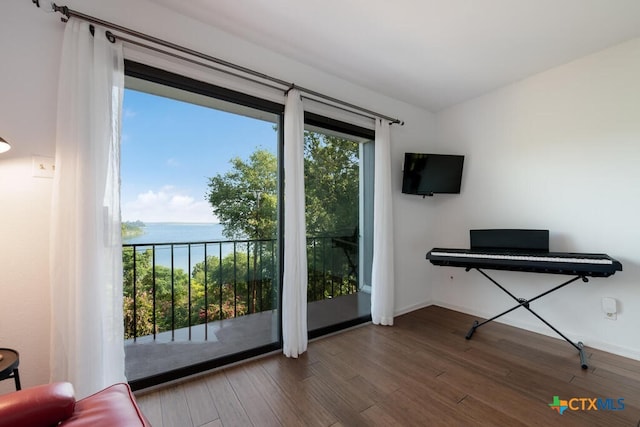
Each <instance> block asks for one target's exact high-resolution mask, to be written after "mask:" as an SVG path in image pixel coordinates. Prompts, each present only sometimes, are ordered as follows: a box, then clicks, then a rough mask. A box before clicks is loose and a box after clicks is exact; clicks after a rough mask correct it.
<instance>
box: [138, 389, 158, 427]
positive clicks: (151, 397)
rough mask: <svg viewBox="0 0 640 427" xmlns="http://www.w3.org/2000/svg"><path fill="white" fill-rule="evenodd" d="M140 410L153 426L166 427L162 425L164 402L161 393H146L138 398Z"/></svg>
mask: <svg viewBox="0 0 640 427" xmlns="http://www.w3.org/2000/svg"><path fill="white" fill-rule="evenodd" d="M136 401H137V402H138V406H140V410H141V411H142V413H143V414H144V415H145V417H147V419H148V420H149V422H150V423H151V425H152V426H156V427H164V425H163V423H162V402H161V401H160V393H146V394H142V395H137V396H136Z"/></svg>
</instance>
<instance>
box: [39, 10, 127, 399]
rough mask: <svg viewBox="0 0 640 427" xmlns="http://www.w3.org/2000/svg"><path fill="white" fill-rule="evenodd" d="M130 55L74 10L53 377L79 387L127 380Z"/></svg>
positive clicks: (64, 78) (53, 245)
mask: <svg viewBox="0 0 640 427" xmlns="http://www.w3.org/2000/svg"><path fill="white" fill-rule="evenodd" d="M123 84H124V62H123V57H122V46H121V44H120V43H116V44H112V43H110V42H109V41H108V40H107V39H106V36H105V30H104V29H102V28H100V27H97V26H96V27H95V36H94V37H92V36H91V33H90V31H89V24H88V23H86V22H82V21H78V20H76V19H74V18H71V19H70V20H69V22H68V23H67V24H66V28H65V34H64V41H63V48H62V57H61V67H60V80H59V86H58V121H57V134H56V158H55V165H56V171H55V175H54V181H53V195H52V214H51V236H50V284H51V380H52V381H70V382H72V383H73V385H74V387H75V390H76V392H77V395H78V396H77V397H83V396H87V395H89V394H91V393H94V392H96V391H98V390H100V389H102V388H104V387H106V386H107V385H110V384H113V383H115V382H119V381H124V380H125V377H124V325H123V313H122V241H121V230H120V206H119V203H120V194H119V191H120V188H119V176H120V172H119V170H120V166H119V162H120V154H119V147H120V141H119V138H120V115H121V109H122V96H123Z"/></svg>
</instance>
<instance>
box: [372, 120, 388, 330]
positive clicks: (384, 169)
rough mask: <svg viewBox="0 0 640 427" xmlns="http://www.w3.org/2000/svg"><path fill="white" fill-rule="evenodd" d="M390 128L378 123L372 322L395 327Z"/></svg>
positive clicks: (385, 124)
mask: <svg viewBox="0 0 640 427" xmlns="http://www.w3.org/2000/svg"><path fill="white" fill-rule="evenodd" d="M389 128H390V123H389V122H388V121H386V120H382V119H377V120H376V138H375V162H374V167H375V172H374V193H375V194H374V200H373V266H372V268H371V319H372V321H373V323H374V324H376V325H393V310H394V260H393V257H394V249H393V200H392V197H393V193H392V191H391V141H390V139H391V136H390V130H389Z"/></svg>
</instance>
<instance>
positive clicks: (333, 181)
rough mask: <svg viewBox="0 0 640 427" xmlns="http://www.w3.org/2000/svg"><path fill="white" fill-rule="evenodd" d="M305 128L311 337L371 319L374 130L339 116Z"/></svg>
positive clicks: (311, 119) (309, 119) (309, 121)
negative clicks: (346, 123)
mask: <svg viewBox="0 0 640 427" xmlns="http://www.w3.org/2000/svg"><path fill="white" fill-rule="evenodd" d="M306 122H307V126H306V130H305V151H304V153H305V160H304V162H305V165H304V166H305V193H306V195H305V205H306V221H307V243H308V253H307V256H308V268H309V287H308V292H307V301H308V305H307V308H308V316H307V317H308V330H309V334H310V336H311V337H313V336H318V335H321V334H323V333H328V332H332V331H334V330H337V329H340V328H342V327H345V326H350V325H353V324H356V323H359V322H363V321H366V320H369V319H370V315H371V293H370V286H368V284H369V283H370V280H369V276H370V272H371V258H372V247H371V236H372V224H373V222H372V220H373V217H372V209H371V206H372V204H371V201H372V196H373V193H372V186H371V185H372V184H373V179H372V177H373V142H372V141H371V139H372V138H373V134H370V133H369V132H368V131H366V130H363V129H360V128H355V127H353V126H344V124H343V123H341V122H336V121H326V120H324V121H323V124H322V125H317V124H314V116H313V115H310V114H308V115H307V120H306Z"/></svg>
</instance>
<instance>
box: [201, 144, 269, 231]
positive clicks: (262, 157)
mask: <svg viewBox="0 0 640 427" xmlns="http://www.w3.org/2000/svg"><path fill="white" fill-rule="evenodd" d="M230 163H231V165H232V169H231V170H230V171H229V172H227V173H225V174H224V175H220V174H218V175H216V176H214V177H212V178H209V192H208V194H207V200H208V201H209V203H210V204H211V207H212V208H213V213H214V214H215V215H216V216H217V217H218V219H219V220H220V223H221V224H222V225H223V226H224V231H223V234H224V236H225V237H227V238H229V239H238V238H250V239H273V238H274V237H275V235H276V209H277V191H278V188H277V185H278V180H277V178H278V177H277V170H278V163H277V160H276V157H275V156H274V155H273V154H272V153H270V152H269V151H267V150H263V149H258V150H256V151H254V152H253V154H251V156H250V157H249V159H248V161H246V162H245V161H244V160H242V159H240V158H238V157H235V158H233V159H231V161H230Z"/></svg>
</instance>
